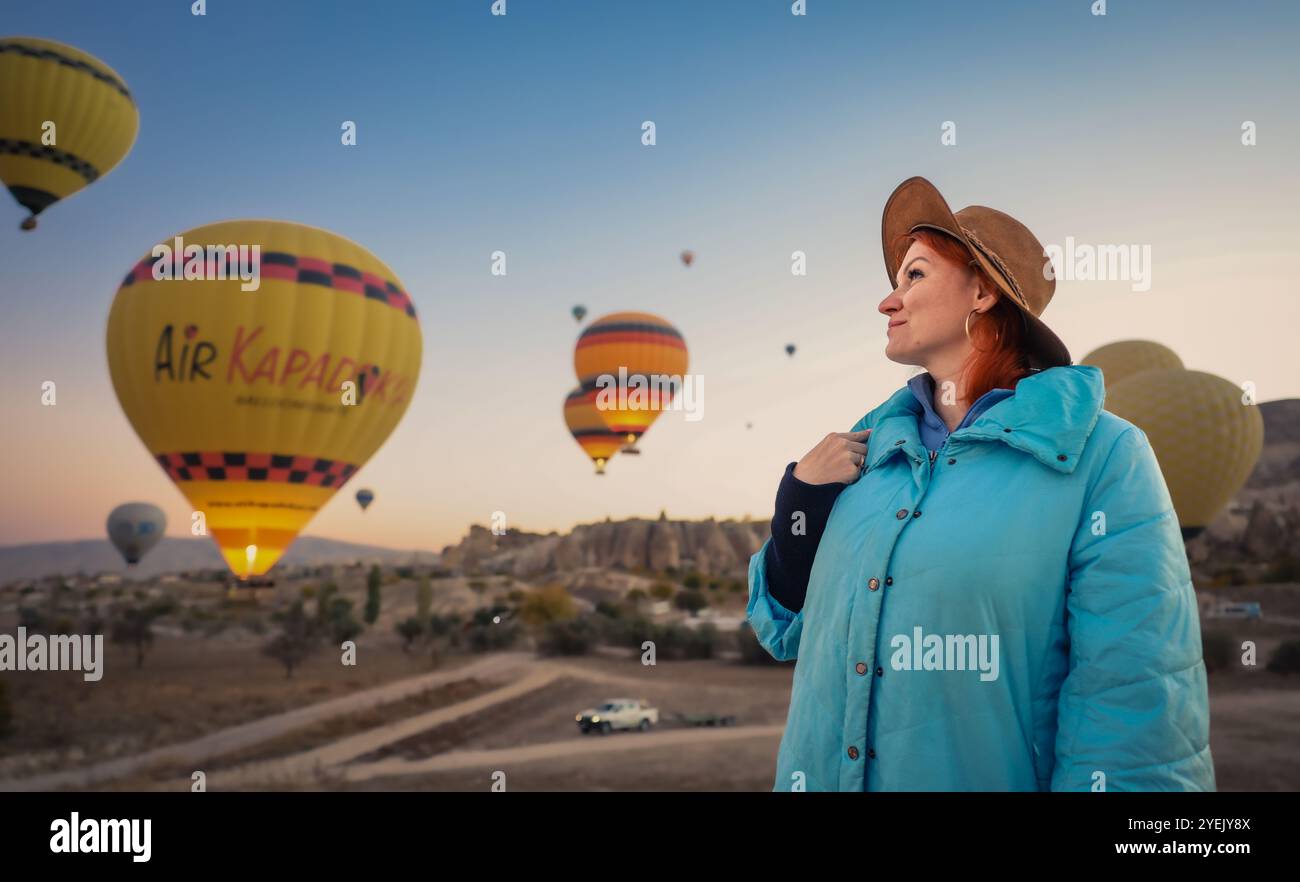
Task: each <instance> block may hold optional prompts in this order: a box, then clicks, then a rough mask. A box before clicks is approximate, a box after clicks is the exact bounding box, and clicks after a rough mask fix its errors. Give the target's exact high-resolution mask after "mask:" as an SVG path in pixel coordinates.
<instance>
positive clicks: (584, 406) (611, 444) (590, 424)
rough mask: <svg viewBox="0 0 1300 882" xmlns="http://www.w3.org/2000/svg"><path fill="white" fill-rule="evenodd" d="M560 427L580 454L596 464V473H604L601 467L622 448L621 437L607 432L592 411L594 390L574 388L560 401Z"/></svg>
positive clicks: (601, 421)
mask: <svg viewBox="0 0 1300 882" xmlns="http://www.w3.org/2000/svg"><path fill="white" fill-rule="evenodd" d="M564 424H565V425H567V426H568V427H569V433H570V434H572V435H573V440H575V441H577V442H578V446H580V447H581V448H582V452H583V453H585V454H587V456H589V457H590V458H591V461H592V462H594V463H595V464H596V474H598V475H603V474H605V464H606V463H608V462H609V461H610V460H611V459H613V457H614V454H616V453H618V450H619V448H620V447H622V446H623V438H622V436H620V435H618V434H616V433H614V432H611V431H610V430H609V428H608V427H606V425H605V421H604V420H602V419H601V418H600V412H599V411H597V410H596V393H595V391H591V390H589V391H586V392H584V391H583V390H582V389H574V390H573V391H572V392H570V393H569V394H568V395H566V396H565V398H564Z"/></svg>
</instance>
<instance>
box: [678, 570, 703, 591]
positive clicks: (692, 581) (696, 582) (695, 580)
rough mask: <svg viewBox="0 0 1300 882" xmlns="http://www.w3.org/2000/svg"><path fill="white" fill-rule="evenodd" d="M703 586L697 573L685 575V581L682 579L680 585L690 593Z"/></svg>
mask: <svg viewBox="0 0 1300 882" xmlns="http://www.w3.org/2000/svg"><path fill="white" fill-rule="evenodd" d="M703 584H704V582H703V580H702V579H701V578H700V574H699V573H690V574H689V575H687V577H686V578H685V579H682V585H684V586H685V587H686V588H689V589H690V590H692V591H694V590H695V589H696V588H699V587H700V586H701V585H703Z"/></svg>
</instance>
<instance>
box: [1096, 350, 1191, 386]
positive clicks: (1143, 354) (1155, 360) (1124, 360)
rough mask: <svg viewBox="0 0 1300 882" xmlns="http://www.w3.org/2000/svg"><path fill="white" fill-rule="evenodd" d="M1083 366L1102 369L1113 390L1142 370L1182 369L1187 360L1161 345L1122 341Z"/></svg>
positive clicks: (1098, 351)
mask: <svg viewBox="0 0 1300 882" xmlns="http://www.w3.org/2000/svg"><path fill="white" fill-rule="evenodd" d="M1079 364H1090V365H1092V366H1093V367H1099V368H1101V373H1102V376H1103V378H1104V379H1105V383H1106V388H1107V389H1109V388H1110V387H1111V386H1114V385H1115V384H1116V383H1119V382H1121V381H1123V380H1126V379H1128V378H1129V377H1131V376H1133V375H1134V374H1137V373H1141V372H1142V371H1150V370H1158V369H1160V368H1181V367H1182V366H1183V360H1182V359H1181V358H1179V357H1178V353H1176V352H1174V351H1173V350H1172V349H1170V348H1169V347H1168V346H1161V345H1160V344H1159V343H1155V342H1153V341H1151V340H1120V341H1118V342H1116V343H1107V344H1106V345H1105V346H1101V347H1098V348H1097V349H1094V350H1093V351H1092V352H1089V353H1088V354H1087V355H1085V356H1084V357H1083V360H1082V361H1080V362H1079Z"/></svg>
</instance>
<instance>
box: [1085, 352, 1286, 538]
mask: <svg viewBox="0 0 1300 882" xmlns="http://www.w3.org/2000/svg"><path fill="white" fill-rule="evenodd" d="M1243 395H1244V393H1243V392H1242V390H1241V389H1240V388H1238V387H1237V386H1236V385H1235V384H1233V383H1232V382H1230V381H1228V380H1225V379H1223V378H1222V377H1216V376H1214V375H1213V374H1207V373H1202V372H1201V371H1188V370H1182V369H1180V368H1157V369H1154V370H1146V371H1142V372H1140V373H1136V374H1133V375H1132V376H1130V377H1128V378H1127V379H1125V380H1122V381H1120V382H1118V383H1116V384H1115V385H1113V386H1111V387H1110V388H1108V389H1107V390H1106V409H1107V410H1109V411H1110V412H1111V413H1113V414H1115V415H1116V416H1121V417H1123V418H1124V419H1126V420H1128V421H1129V422H1131V423H1133V424H1134V425H1136V426H1137V427H1138V428H1140V429H1141V430H1142V431H1143V432H1145V433H1146V436H1147V438H1148V439H1150V441H1151V448H1152V449H1153V450H1154V451H1155V454H1156V460H1157V461H1158V462H1159V463H1160V471H1161V472H1163V473H1164V476H1165V483H1166V484H1168V485H1169V495H1170V496H1171V497H1172V498H1173V502H1174V510H1175V511H1176V512H1177V513H1178V523H1179V524H1180V525H1181V527H1182V529H1183V535H1184V536H1185V537H1186V538H1191V537H1193V536H1195V535H1196V534H1198V533H1200V532H1201V531H1202V530H1203V529H1205V528H1206V527H1207V526H1209V524H1210V522H1211V521H1212V520H1214V517H1215V515H1217V514H1218V513H1219V511H1220V510H1222V509H1223V507H1224V506H1225V505H1227V504H1228V502H1229V500H1231V499H1232V497H1233V496H1234V495H1235V494H1236V492H1237V491H1238V490H1240V489H1241V486H1242V485H1243V484H1244V483H1245V482H1246V478H1248V477H1249V476H1250V473H1251V470H1252V469H1254V467H1255V463H1256V461H1257V460H1258V459H1259V454H1260V451H1261V450H1262V449H1263V446H1264V418H1263V417H1262V416H1261V415H1260V412H1259V408H1258V407H1257V406H1255V405H1253V404H1245V403H1243Z"/></svg>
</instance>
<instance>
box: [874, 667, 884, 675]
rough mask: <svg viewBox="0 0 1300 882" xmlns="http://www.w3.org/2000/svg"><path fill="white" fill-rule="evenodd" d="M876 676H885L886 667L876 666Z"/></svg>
mask: <svg viewBox="0 0 1300 882" xmlns="http://www.w3.org/2000/svg"><path fill="white" fill-rule="evenodd" d="M876 676H877V677H883V676H885V669H884V668H876Z"/></svg>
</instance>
